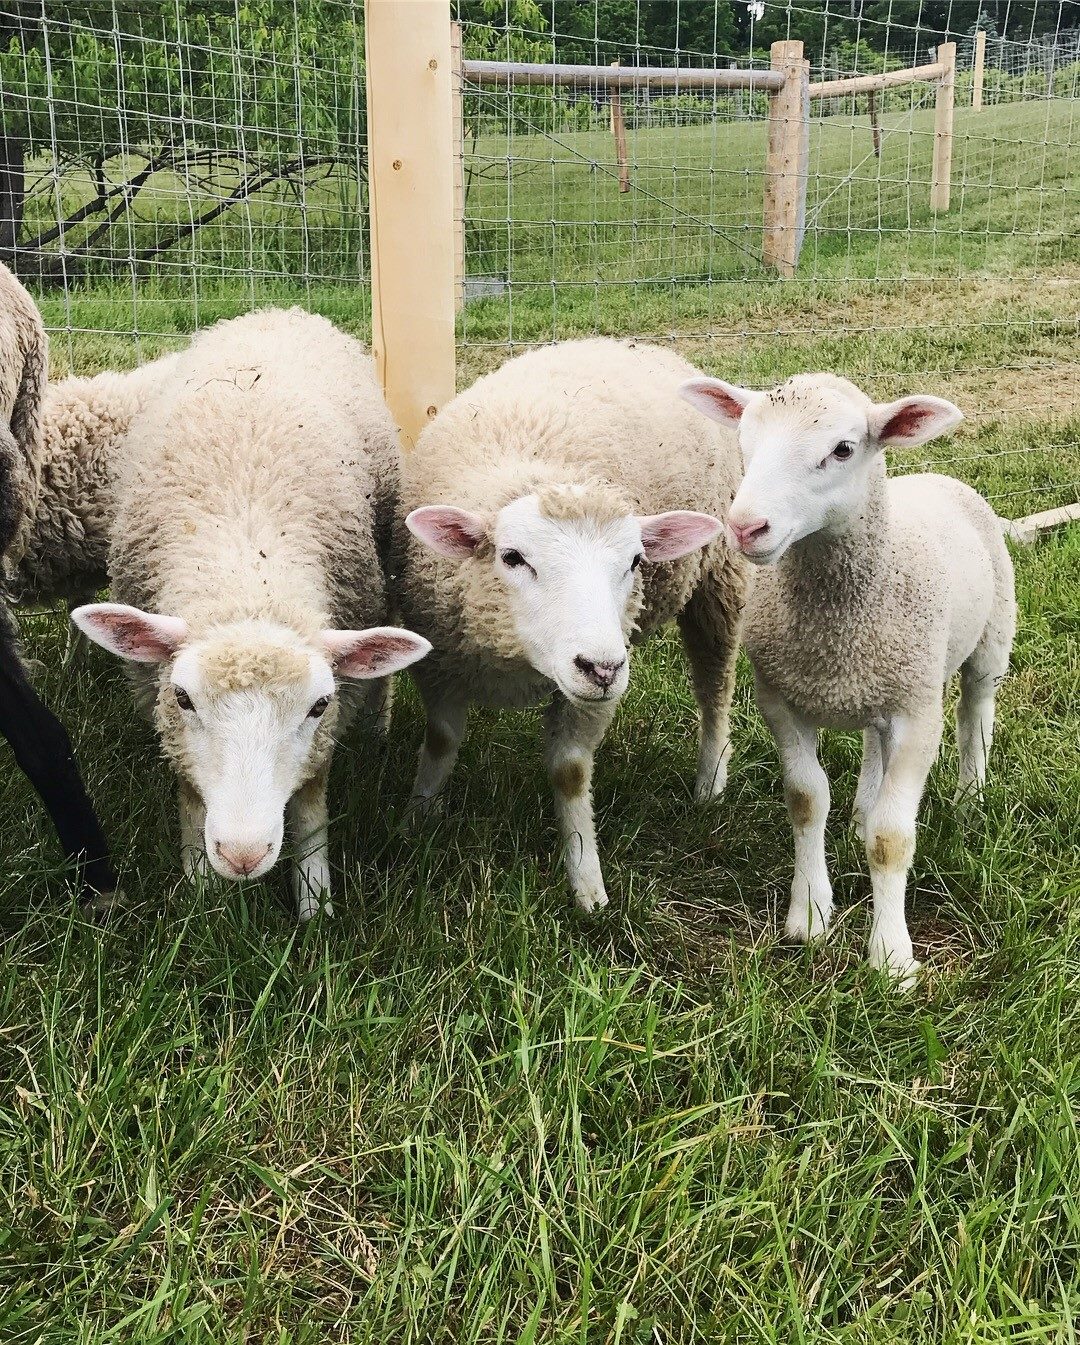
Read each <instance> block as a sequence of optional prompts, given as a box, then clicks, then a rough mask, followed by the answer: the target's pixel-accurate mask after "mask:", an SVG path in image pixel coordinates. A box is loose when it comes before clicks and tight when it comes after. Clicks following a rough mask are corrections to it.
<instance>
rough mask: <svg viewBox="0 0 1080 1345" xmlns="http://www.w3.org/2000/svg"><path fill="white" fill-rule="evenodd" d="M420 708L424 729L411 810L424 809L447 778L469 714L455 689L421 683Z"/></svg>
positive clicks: (426, 809)
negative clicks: (427, 687) (435, 688)
mask: <svg viewBox="0 0 1080 1345" xmlns="http://www.w3.org/2000/svg"><path fill="white" fill-rule="evenodd" d="M420 694H421V696H422V697H423V701H424V709H425V710H426V711H427V729H426V731H425V733H424V744H423V746H422V747H421V749H420V759H419V761H418V762H417V764H416V779H415V780H414V781H413V787H412V799H411V803H410V808H411V810H413V811H415V812H417V813H424V812H427V811H428V810H429V809H430V808H431V805H432V803H433V801H434V799H435V798H436V796H437V795H438V794H439V792H440V791H441V790H442V787H443V786H444V785H445V784H446V782H447V780H448V779H449V778H450V774H451V772H452V771H453V769H454V763H455V762H456V761H457V755H458V749H459V748H460V747H461V740H462V738H463V737H464V735H465V721H466V720H467V719H468V717H469V702H468V699H467V697H466V696H465V695H464V694H462V693H461V692H459V691H456V690H455V691H447V690H445V689H443V690H440V691H439V692H437V693H436V692H434V691H430V690H425V689H424V688H423V687H421V690H420Z"/></svg>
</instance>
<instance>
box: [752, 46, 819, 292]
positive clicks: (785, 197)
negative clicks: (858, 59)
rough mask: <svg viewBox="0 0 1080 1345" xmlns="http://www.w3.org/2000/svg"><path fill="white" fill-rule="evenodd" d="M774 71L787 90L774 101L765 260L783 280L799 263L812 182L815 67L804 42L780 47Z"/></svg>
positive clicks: (772, 97) (768, 154)
mask: <svg viewBox="0 0 1080 1345" xmlns="http://www.w3.org/2000/svg"><path fill="white" fill-rule="evenodd" d="M771 63H772V68H773V69H774V70H779V71H782V72H783V75H784V86H783V88H782V89H780V90H779V92H777V93H770V95H769V141H768V149H767V150H766V154H765V236H764V240H763V244H762V260H763V261H764V263H765V265H766V266H775V267H776V269H777V270H778V271H779V272H780V274H781V275H782V276H792V275H794V274H795V268H796V266H797V265H798V263H799V253H800V251H801V250H802V242H803V230H804V229H805V227H806V182H807V176H808V172H809V167H810V62H809V61H807V60H804V59H803V44H802V43H801V42H774V43H773V44H772V62H771Z"/></svg>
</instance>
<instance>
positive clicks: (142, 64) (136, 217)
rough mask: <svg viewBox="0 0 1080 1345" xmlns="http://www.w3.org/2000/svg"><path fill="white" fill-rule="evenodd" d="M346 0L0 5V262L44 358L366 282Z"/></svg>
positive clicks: (356, 47) (76, 354)
mask: <svg viewBox="0 0 1080 1345" xmlns="http://www.w3.org/2000/svg"><path fill="white" fill-rule="evenodd" d="M360 17H361V15H360V6H359V4H358V3H354V2H353V0H319V2H318V3H311V0H297V3H291V2H290V3H278V2H277V0H268V3H265V4H263V3H256V4H236V5H234V4H227V5H223V4H207V3H187V2H186V0H175V3H174V4H162V5H157V4H154V5H145V4H141V3H138V2H135V3H132V0H113V2H110V3H101V4H68V3H64V2H61V3H56V4H54V3H51V2H50V3H49V4H47V5H43V4H19V3H14V4H13V3H10V2H9V3H5V4H0V39H2V41H0V93H2V115H3V125H2V128H0V129H2V138H0V143H2V150H0V157H2V162H0V251H2V253H3V255H4V256H5V258H6V259H8V260H9V261H11V263H12V264H13V265H14V267H15V269H16V270H17V271H18V273H19V274H20V276H21V277H22V278H23V279H24V280H25V281H26V283H28V284H30V285H31V286H32V287H33V288H34V289H35V292H36V293H37V295H38V297H39V298H40V300H41V302H42V305H43V308H44V310H45V313H46V317H47V320H48V322H49V325H50V326H51V327H52V329H53V332H54V349H55V350H56V351H57V354H58V356H59V357H60V363H61V364H63V363H65V362H66V363H68V364H77V365H79V366H80V367H82V366H85V365H86V364H87V363H88V362H89V361H92V360H93V358H94V351H95V349H97V350H98V351H99V352H101V343H100V342H98V343H95V342H94V341H93V340H92V339H90V338H92V337H94V336H108V337H112V338H115V339H114V340H113V341H111V342H110V343H109V345H108V355H109V357H114V356H116V357H119V358H123V356H124V354H125V353H126V352H125V351H124V347H125V339H126V338H130V339H131V343H132V350H131V352H130V353H131V354H132V355H133V356H134V357H135V358H139V357H141V356H142V355H143V354H145V353H147V352H149V353H153V351H154V349H155V348H156V347H157V346H158V345H160V343H161V342H162V341H163V340H164V339H166V338H169V337H172V336H175V335H178V334H180V333H183V332H186V331H189V330H191V329H192V328H193V327H195V326H199V325H202V324H204V323H205V322H206V321H209V320H213V319H214V318H215V317H218V316H221V315H223V314H225V313H229V312H233V311H239V310H242V309H243V308H247V307H252V306H254V305H256V304H258V303H260V302H266V301H267V299H273V298H278V297H285V298H292V299H296V300H299V301H304V300H305V299H309V298H310V297H311V295H312V291H313V289H315V288H316V287H318V286H329V285H337V286H347V287H348V289H349V292H350V294H351V296H352V298H353V300H354V302H355V301H356V299H357V296H358V286H359V283H361V282H363V281H364V280H365V279H366V276H367V270H368V267H367V241H366V240H367V234H366V228H365V224H364V201H363V192H364V180H365V168H366V163H365V154H366V146H365V140H366V109H365V102H364V80H363V30H362V25H361V23H360Z"/></svg>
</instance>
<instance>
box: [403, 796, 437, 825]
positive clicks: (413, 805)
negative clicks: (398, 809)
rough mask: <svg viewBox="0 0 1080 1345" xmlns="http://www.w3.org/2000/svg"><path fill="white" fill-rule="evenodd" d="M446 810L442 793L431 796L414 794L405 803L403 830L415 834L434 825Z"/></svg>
mask: <svg viewBox="0 0 1080 1345" xmlns="http://www.w3.org/2000/svg"><path fill="white" fill-rule="evenodd" d="M445 811H446V804H445V802H444V800H443V796H442V795H441V794H435V795H433V796H431V797H422V796H420V795H414V796H413V797H412V798H411V799H410V800H409V802H408V803H407V804H406V805H405V812H404V814H403V815H402V819H401V826H402V830H403V831H405V832H406V833H408V834H409V835H415V834H416V833H417V832H420V831H423V830H424V828H425V827H428V826H432V825H433V824H434V823H436V822H438V821H439V820H440V819H441V818H442V817H443V815H444V814H445Z"/></svg>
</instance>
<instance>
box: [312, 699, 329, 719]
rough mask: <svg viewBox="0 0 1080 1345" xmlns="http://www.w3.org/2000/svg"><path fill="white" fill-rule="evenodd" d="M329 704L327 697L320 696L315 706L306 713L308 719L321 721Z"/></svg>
mask: <svg viewBox="0 0 1080 1345" xmlns="http://www.w3.org/2000/svg"><path fill="white" fill-rule="evenodd" d="M329 704H330V697H329V696H320V697H319V699H318V700H317V701H316V702H315V704H314V705H313V706H312V707H311V709H310V710H309V711H308V718H309V719H321V718H322V717H323V715H324V714H326V707H327V706H328V705H329Z"/></svg>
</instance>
